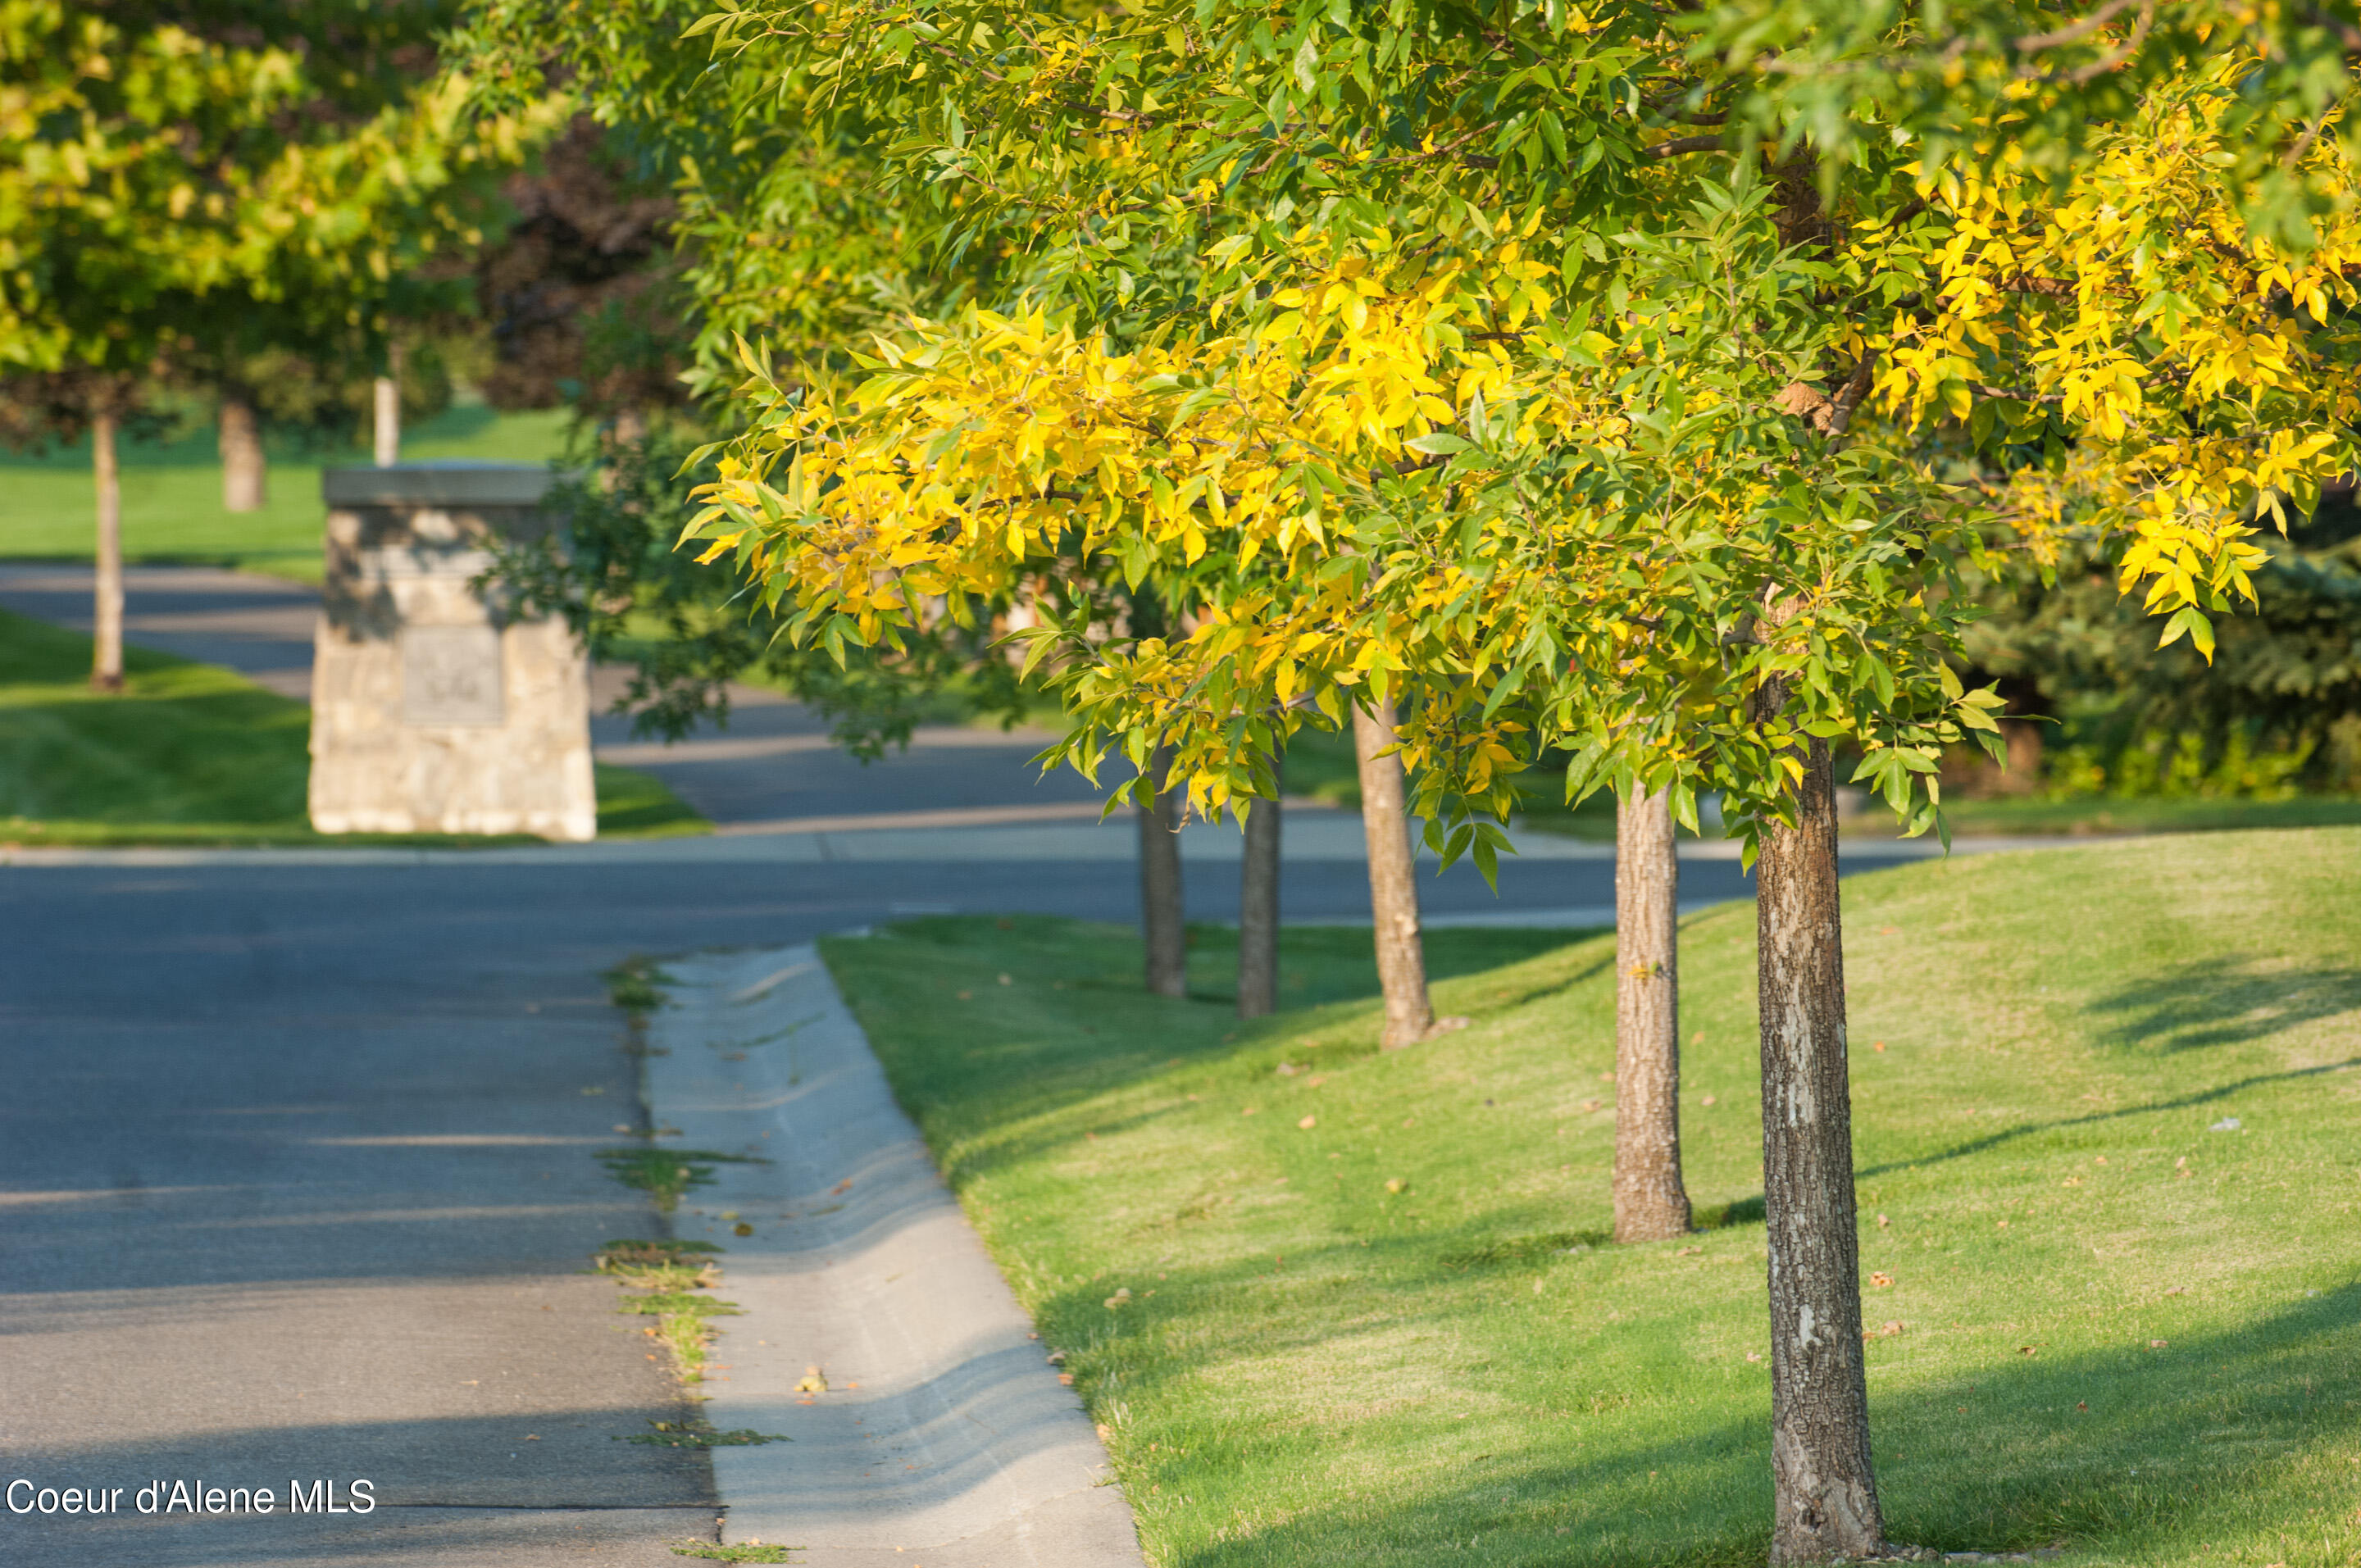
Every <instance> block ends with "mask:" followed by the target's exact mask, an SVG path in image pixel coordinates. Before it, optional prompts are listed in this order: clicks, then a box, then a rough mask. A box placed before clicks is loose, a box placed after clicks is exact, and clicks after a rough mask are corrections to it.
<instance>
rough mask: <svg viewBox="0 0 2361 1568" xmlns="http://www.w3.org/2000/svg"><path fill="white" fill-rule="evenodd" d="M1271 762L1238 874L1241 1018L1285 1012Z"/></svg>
mask: <svg viewBox="0 0 2361 1568" xmlns="http://www.w3.org/2000/svg"><path fill="white" fill-rule="evenodd" d="M1282 766H1283V760H1282V761H1279V762H1273V763H1272V764H1271V770H1270V779H1271V792H1270V798H1269V799H1268V800H1257V801H1256V802H1255V803H1254V806H1253V808H1252V809H1251V810H1250V811H1249V812H1248V813H1247V816H1246V861H1245V863H1244V865H1242V866H1241V867H1240V868H1239V872H1238V1016H1239V1017H1241V1018H1260V1017H1262V1016H1264V1015H1265V1014H1271V1013H1276V1012H1277V1011H1279V776H1280V768H1281V767H1282Z"/></svg>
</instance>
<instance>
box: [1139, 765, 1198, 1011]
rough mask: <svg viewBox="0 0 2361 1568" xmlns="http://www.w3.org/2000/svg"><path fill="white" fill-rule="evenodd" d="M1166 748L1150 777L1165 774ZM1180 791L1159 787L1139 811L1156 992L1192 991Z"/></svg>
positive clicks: (1143, 902)
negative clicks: (1182, 877)
mask: <svg viewBox="0 0 2361 1568" xmlns="http://www.w3.org/2000/svg"><path fill="white" fill-rule="evenodd" d="M1164 763H1165V758H1164V753H1163V752H1161V751H1159V752H1158V753H1157V754H1156V757H1155V760H1154V761H1153V762H1151V763H1150V764H1149V765H1150V770H1151V771H1150V773H1148V779H1149V781H1150V782H1151V783H1160V782H1162V780H1163V778H1164ZM1138 811H1139V934H1140V936H1141V937H1142V938H1144V939H1145V941H1146V944H1147V948H1148V993H1149V994H1150V995H1153V996H1186V995H1188V994H1189V927H1188V920H1187V916H1186V915H1185V914H1184V912H1183V908H1182V905H1181V901H1180V797H1179V795H1178V792H1176V791H1173V790H1169V789H1167V790H1162V791H1160V792H1159V794H1158V795H1157V796H1156V799H1155V803H1154V804H1153V805H1152V806H1141V807H1139V808H1138Z"/></svg>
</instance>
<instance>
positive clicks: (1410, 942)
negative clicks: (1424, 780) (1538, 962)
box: [1353, 702, 1434, 1051]
mask: <svg viewBox="0 0 2361 1568" xmlns="http://www.w3.org/2000/svg"><path fill="white" fill-rule="evenodd" d="M1396 739H1397V737H1396V736H1395V733H1394V706H1393V704H1392V703H1391V702H1381V703H1373V704H1371V705H1370V707H1366V708H1365V707H1358V706H1356V707H1354V709H1353V752H1354V755H1355V756H1356V758H1357V759H1358V760H1359V762H1360V768H1361V831H1362V833H1363V835H1364V836H1365V837H1366V838H1367V840H1368V846H1369V913H1370V915H1371V916H1373V917H1374V919H1375V924H1376V927H1377V948H1378V986H1379V987H1380V989H1382V990H1383V991H1384V992H1385V998H1386V1027H1385V1033H1384V1034H1383V1035H1382V1036H1380V1037H1379V1038H1378V1045H1379V1046H1380V1047H1382V1048H1383V1049H1386V1050H1389V1051H1398V1050H1400V1049H1401V1048H1402V1047H1404V1046H1409V1045H1415V1044H1417V1043H1418V1042H1419V1041H1420V1040H1422V1039H1424V1038H1425V1037H1426V1036H1427V1035H1428V1034H1429V1033H1430V1032H1432V1031H1433V1028H1434V1003H1433V1002H1432V1001H1431V1000H1430V999H1429V998H1428V996H1427V993H1426V948H1425V945H1424V943H1423V942H1422V940H1421V938H1420V936H1419V922H1418V882H1417V877H1416V867H1415V865H1414V863H1413V862H1412V861H1411V848H1410V811H1409V807H1408V805H1407V802H1406V800H1405V795H1406V794H1407V791H1406V789H1405V786H1404V782H1403V777H1402V765H1401V758H1400V755H1398V754H1397V755H1390V756H1383V757H1381V756H1379V755H1378V752H1380V751H1385V750H1386V749H1387V748H1388V747H1389V746H1391V745H1393V744H1394V743H1395V740H1396Z"/></svg>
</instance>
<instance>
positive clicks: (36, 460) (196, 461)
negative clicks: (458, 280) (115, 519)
mask: <svg viewBox="0 0 2361 1568" xmlns="http://www.w3.org/2000/svg"><path fill="white" fill-rule="evenodd" d="M565 441H566V415H565V413H564V412H562V411H555V410H553V411H546V412H534V413H507V414H504V413H496V412H494V411H492V410H490V409H488V408H486V407H484V406H483V405H482V404H480V403H475V404H464V405H461V406H457V407H454V408H451V409H448V410H445V411H444V412H442V413H440V414H438V415H436V416H435V417H434V418H433V419H431V420H423V421H421V422H418V423H417V424H416V425H415V426H414V427H412V429H411V430H409V431H407V432H405V433H404V434H403V440H402V448H401V450H402V456H403V458H404V460H406V461H412V462H416V461H421V460H429V459H435V458H454V457H460V458H472V459H476V460H478V461H498V462H504V463H544V462H547V461H549V460H550V459H551V458H554V457H555V456H557V455H559V453H560V452H561V451H562V450H563V449H564V446H565ZM268 450H269V459H270V474H269V498H268V500H267V502H266V504H265V505H264V506H263V508H262V510H259V511H252V512H226V511H224V510H222V504H221V485H222V480H221V457H220V454H219V452H218V450H217V448H216V446H215V438H214V432H213V430H212V429H211V428H210V427H209V426H208V425H207V424H205V423H204V422H203V421H200V420H196V419H194V418H192V419H190V420H187V421H184V422H182V423H181V426H180V427H179V428H178V429H177V430H175V431H174V432H172V433H171V434H170V439H167V440H163V441H126V442H125V443H124V444H123V447H122V485H123V554H124V556H125V558H126V560H130V561H135V562H157V563H170V562H179V563H190V562H201V563H204V564H207V565H225V566H241V567H244V568H245V569H247V570H248V571H255V572H268V573H270V574H271V575H272V576H281V577H292V578H295V579H296V580H298V581H300V582H306V583H316V582H318V581H319V580H320V570H321V565H320V535H321V532H322V530H323V529H324V526H325V524H326V520H327V509H326V507H325V505H324V503H323V502H322V501H321V499H320V471H321V469H323V468H324V467H333V466H357V467H366V466H368V464H369V463H370V461H371V457H370V455H369V451H368V448H367V447H366V446H357V445H349V444H347V445H344V446H339V447H331V448H323V447H318V446H305V445H302V444H297V443H291V442H288V441H285V440H283V439H280V438H277V437H273V438H272V439H271V440H270V441H269V443H268ZM0 479H5V484H0V559H16V560H53V561H87V560H89V559H90V558H91V553H92V551H93V549H95V548H96V546H95V545H94V544H93V543H92V540H93V530H94V528H95V527H96V523H95V522H94V521H93V517H94V511H95V507H96V491H95V490H94V489H93V480H92V478H91V469H90V443H89V441H88V440H87V439H86V438H85V439H84V440H82V441H79V442H75V443H73V444H66V445H59V446H55V447H52V448H51V449H49V451H47V452H41V453H25V452H7V451H5V450H0Z"/></svg>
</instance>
